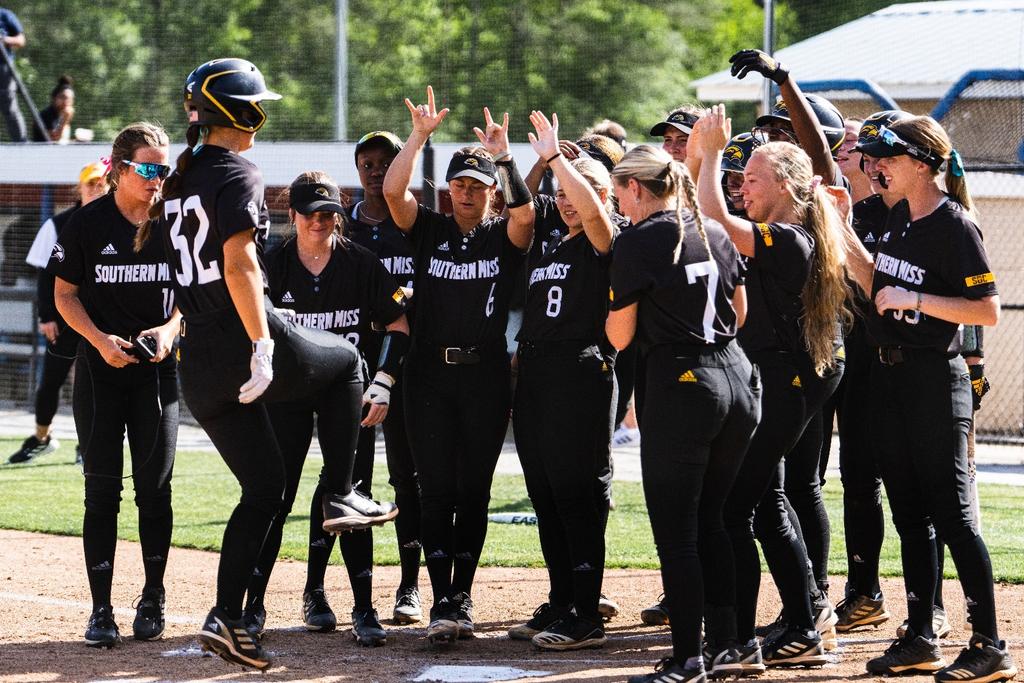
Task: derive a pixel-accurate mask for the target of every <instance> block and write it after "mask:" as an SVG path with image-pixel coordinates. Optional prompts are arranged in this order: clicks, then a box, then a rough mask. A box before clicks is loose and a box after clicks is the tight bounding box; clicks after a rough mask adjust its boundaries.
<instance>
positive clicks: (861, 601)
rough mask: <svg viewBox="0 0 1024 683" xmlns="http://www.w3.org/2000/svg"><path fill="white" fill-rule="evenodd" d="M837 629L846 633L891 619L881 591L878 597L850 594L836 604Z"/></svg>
mask: <svg viewBox="0 0 1024 683" xmlns="http://www.w3.org/2000/svg"><path fill="white" fill-rule="evenodd" d="M836 614H837V615H839V621H837V622H836V631H839V632H840V633H846V632H847V631H853V630H854V629H858V628H864V627H867V626H875V627H878V626H879V625H880V624H883V623H885V622H886V621H888V620H889V612H888V611H887V610H886V609H885V599H884V598H883V597H882V594H881V593H879V594H878V597H877V598H873V597H870V596H867V595H848V596H847V597H846V599H845V600H843V601H841V602H840V603H839V604H838V605H836Z"/></svg>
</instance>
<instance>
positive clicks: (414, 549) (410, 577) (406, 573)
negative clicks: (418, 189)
mask: <svg viewBox="0 0 1024 683" xmlns="http://www.w3.org/2000/svg"><path fill="white" fill-rule="evenodd" d="M400 151H402V141H401V140H399V139H398V138H397V137H396V136H395V135H394V134H392V133H389V132H387V131H373V132H371V133H367V134H366V135H364V136H363V137H362V138H360V140H359V142H358V143H356V152H355V156H356V159H355V160H356V170H357V171H358V172H359V183H360V185H362V188H363V198H362V200H361V201H359V202H357V203H356V204H355V206H353V207H352V209H351V211H350V212H348V214H347V215H346V219H345V235H346V236H347V237H348V238H349V239H351V240H352V241H353V242H355V243H356V244H359V245H361V246H363V247H366V248H367V249H369V250H370V251H372V252H373V253H374V254H376V255H377V258H379V259H380V261H381V263H383V264H384V267H385V268H387V269H388V271H389V272H390V273H391V275H392V276H393V277H394V278H395V280H397V281H398V284H399V285H401V286H402V287H404V288H406V290H407V291H409V292H411V291H412V288H413V284H414V279H415V276H416V265H415V261H414V260H413V249H412V243H411V242H410V240H409V238H408V237H407V236H406V235H405V233H404V232H402V231H401V230H399V229H398V228H397V227H395V222H394V221H393V220H391V212H390V211H389V210H388V204H387V201H385V200H384V176H385V175H386V174H387V171H388V167H390V165H391V162H392V160H394V158H395V155H397V154H398V153H399V152H400ZM360 341H362V340H360ZM367 341H368V342H369V341H371V340H367ZM372 341H373V343H374V344H375V347H372V348H369V347H368V349H367V351H365V352H364V355H365V356H366V358H367V361H370V362H373V361H374V360H376V358H377V351H376V347H379V346H380V344H381V342H382V340H381V336H380V335H379V334H377V333H372ZM396 379H397V383H396V385H395V386H394V387H392V388H391V404H390V407H389V408H388V416H387V417H386V418H385V419H384V423H383V425H382V426H383V429H384V444H385V448H386V452H387V463H388V475H389V483H390V484H391V486H392V487H394V489H395V503H396V504H397V505H398V508H399V509H400V510H401V511H402V514H401V515H399V516H398V517H396V518H395V533H396V535H397V537H398V558H399V562H400V563H401V566H402V577H401V579H400V581H399V584H398V591H397V593H396V594H395V607H394V609H393V610H392V618H393V619H394V621H395V622H396V623H399V624H414V623H416V622H418V621H420V619H422V618H423V613H422V611H421V609H420V593H419V572H420V555H421V552H420V548H421V545H420V488H419V482H418V480H417V478H416V464H415V462H413V458H412V449H411V448H410V447H409V435H408V433H407V432H406V429H405V402H404V401H403V394H404V393H405V391H404V387H403V385H402V382H401V377H397V378H396ZM375 441H376V430H375V429H374V428H364V429H363V430H362V431H361V432H360V440H359V455H357V461H358V460H359V459H360V458H363V457H366V456H364V455H363V453H364V452H367V451H368V452H369V457H371V458H372V454H373V448H374V442H375ZM316 552H317V553H319V552H321V551H320V550H319V549H318V550H317V551H316Z"/></svg>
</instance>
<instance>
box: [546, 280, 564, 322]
mask: <svg viewBox="0 0 1024 683" xmlns="http://www.w3.org/2000/svg"><path fill="white" fill-rule="evenodd" d="M561 312H562V288H561V287H559V286H558V285H555V286H554V287H552V288H551V289H549V290H548V309H547V314H548V317H549V318H557V317H558V314H559V313H561Z"/></svg>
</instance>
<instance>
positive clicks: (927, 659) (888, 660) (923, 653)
mask: <svg viewBox="0 0 1024 683" xmlns="http://www.w3.org/2000/svg"><path fill="white" fill-rule="evenodd" d="M944 666H946V662H945V660H944V659H943V658H942V653H941V652H939V646H938V645H936V644H935V641H934V640H928V639H927V638H924V637H923V636H919V635H917V634H916V633H914V631H913V629H908V630H907V633H906V635H904V636H903V637H902V638H899V639H897V640H894V641H893V643H892V645H890V646H889V647H888V648H886V650H885V652H884V653H883V654H881V655H879V656H878V657H875V658H874V659H869V660H868V663H867V672H868V673H869V674H874V675H875V676H903V675H906V674H918V675H921V674H933V673H935V672H936V671H938V670H939V669H941V668H942V667H944Z"/></svg>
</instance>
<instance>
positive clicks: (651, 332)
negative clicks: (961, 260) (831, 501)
mask: <svg viewBox="0 0 1024 683" xmlns="http://www.w3.org/2000/svg"><path fill="white" fill-rule="evenodd" d="M612 179H613V182H614V183H615V192H616V195H617V196H618V198H619V207H620V209H621V210H622V212H623V213H624V214H625V215H626V216H628V217H629V218H630V220H631V221H632V222H633V224H634V228H633V229H632V230H628V231H626V232H624V233H623V234H622V235H621V237H620V238H619V240H618V242H617V244H616V247H615V253H614V256H613V261H612V271H611V285H612V288H611V304H610V308H611V312H610V313H609V315H608V321H607V325H606V331H607V334H608V339H609V340H610V341H611V343H612V344H613V345H614V346H615V347H616V348H620V349H621V348H624V347H625V346H626V345H628V344H629V343H630V341H632V340H633V338H634V336H636V337H637V339H638V340H639V342H640V344H641V347H642V350H643V352H644V354H645V357H646V359H647V361H648V362H647V363H646V371H647V377H646V382H645V392H646V395H645V399H644V413H643V421H642V423H641V429H642V437H641V441H640V459H641V460H640V461H641V465H642V467H643V484H644V497H645V499H646V501H647V509H648V513H649V515H650V518H651V528H652V530H653V532H654V540H655V544H656V545H657V548H658V557H659V558H660V560H661V575H662V583H663V587H664V590H665V604H666V605H667V608H668V611H669V615H670V622H671V628H672V656H671V657H669V658H666V659H664V660H662V661H661V662H660V663H659V664H658V667H657V668H656V670H655V672H654V673H652V674H645V675H642V676H634V677H632V678H630V681H631V683H662V682H669V681H704V680H705V675H706V673H711V674H727V673H736V674H738V673H741V672H742V671H743V666H742V663H741V656H740V654H739V653H738V652H737V651H736V649H735V648H734V645H735V642H736V631H735V625H736V622H735V617H734V609H735V608H734V598H735V584H734V581H733V578H734V574H733V556H732V548H731V546H730V544H729V542H728V537H727V535H726V532H725V528H724V525H723V521H722V506H723V503H724V501H725V499H726V496H727V494H728V492H729V490H730V489H731V488H732V485H733V480H734V478H735V476H736V473H737V470H738V469H739V467H740V463H741V462H742V460H743V456H744V453H745V452H746V449H747V445H748V444H749V442H750V436H751V434H752V433H753V432H754V428H755V427H756V426H757V422H758V417H759V412H760V409H759V393H760V389H759V386H758V379H757V374H756V371H755V370H754V369H753V367H752V366H751V364H750V362H749V361H748V360H747V358H746V356H744V355H743V352H742V351H741V350H740V349H739V346H738V345H737V344H736V343H735V342H734V341H733V339H734V337H735V335H736V329H737V327H738V325H739V323H740V322H742V319H743V316H744V312H745V295H744V288H743V286H742V280H741V271H742V267H741V265H740V262H739V255H738V253H737V252H736V249H735V247H734V246H733V245H732V242H731V241H730V240H729V236H728V234H727V233H726V232H725V231H724V230H723V229H722V228H721V226H720V225H719V224H717V223H714V222H712V221H706V222H705V220H704V219H703V217H702V216H701V215H700V212H699V208H698V206H697V198H696V188H695V186H694V184H693V181H692V180H691V179H690V177H689V173H688V172H687V171H686V168H685V167H684V166H683V165H682V164H681V163H679V162H677V161H674V160H673V159H672V157H670V156H669V155H668V154H667V153H666V152H664V151H663V150H659V149H657V148H655V147H653V146H651V145H640V146H639V147H636V148H634V149H632V150H630V152H629V153H627V154H626V156H625V157H624V158H623V160H622V161H621V162H620V163H619V165H618V166H616V167H615V171H614V172H613V174H612ZM702 577H703V578H702ZM705 606H706V607H705ZM702 619H703V620H704V622H705V624H706V629H705V631H706V635H707V640H708V647H709V658H708V670H707V671H706V669H705V662H704V658H703V657H702V647H701V622H702ZM762 670H763V669H762Z"/></svg>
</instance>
